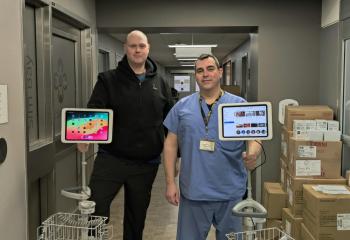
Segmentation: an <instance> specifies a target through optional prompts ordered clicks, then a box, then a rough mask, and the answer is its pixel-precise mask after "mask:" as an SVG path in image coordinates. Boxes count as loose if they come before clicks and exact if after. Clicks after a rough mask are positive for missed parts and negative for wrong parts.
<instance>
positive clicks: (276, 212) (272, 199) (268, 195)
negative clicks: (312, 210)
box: [263, 182, 287, 219]
mask: <svg viewBox="0 0 350 240" xmlns="http://www.w3.org/2000/svg"><path fill="white" fill-rule="evenodd" d="M286 201H287V194H286V192H284V191H283V190H282V187H281V184H280V183H272V182H265V183H264V198H263V206H264V207H265V208H266V210H267V218H268V219H281V218H282V208H285V207H286V204H287V202H286Z"/></svg>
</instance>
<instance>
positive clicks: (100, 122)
mask: <svg viewBox="0 0 350 240" xmlns="http://www.w3.org/2000/svg"><path fill="white" fill-rule="evenodd" d="M112 129H113V111H112V110H110V109H91V108H64V109H62V128H61V141H62V142H63V143H99V144H103V143H105V144H106V143H110V142H111V141H112ZM86 165H87V162H86V157H85V153H84V152H82V153H81V172H82V174H81V183H82V185H81V186H78V187H71V188H65V189H62V190H61V194H62V195H63V196H65V197H67V198H72V199H76V200H80V202H79V209H80V210H81V211H82V213H86V214H90V213H92V212H93V211H94V206H95V203H93V202H91V201H86V200H87V199H89V198H90V196H91V190H90V188H89V187H88V186H87V183H86ZM91 211H92V212H91Z"/></svg>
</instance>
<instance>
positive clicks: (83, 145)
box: [77, 143, 89, 153]
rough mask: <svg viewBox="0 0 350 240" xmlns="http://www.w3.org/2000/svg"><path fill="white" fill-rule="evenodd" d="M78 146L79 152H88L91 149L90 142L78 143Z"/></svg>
mask: <svg viewBox="0 0 350 240" xmlns="http://www.w3.org/2000/svg"><path fill="white" fill-rule="evenodd" d="M77 148H78V150H79V152H82V153H84V152H87V151H88V150H89V144H88V143H78V144H77Z"/></svg>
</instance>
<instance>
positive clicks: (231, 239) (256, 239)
mask: <svg viewBox="0 0 350 240" xmlns="http://www.w3.org/2000/svg"><path fill="white" fill-rule="evenodd" d="M226 237H227V239H228V240H294V238H292V237H290V236H288V235H287V234H286V233H284V232H282V231H281V230H280V229H278V228H266V229H261V230H255V231H246V232H238V233H229V234H226Z"/></svg>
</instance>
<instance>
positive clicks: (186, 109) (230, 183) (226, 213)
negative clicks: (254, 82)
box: [164, 54, 261, 240]
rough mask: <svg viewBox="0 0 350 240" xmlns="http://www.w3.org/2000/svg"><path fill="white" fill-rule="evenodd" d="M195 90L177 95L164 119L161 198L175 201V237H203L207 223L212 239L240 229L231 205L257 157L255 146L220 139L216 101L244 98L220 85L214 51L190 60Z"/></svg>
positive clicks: (241, 193) (241, 192)
mask: <svg viewBox="0 0 350 240" xmlns="http://www.w3.org/2000/svg"><path fill="white" fill-rule="evenodd" d="M195 76H196V81H197V84H198V85H199V89H200V92H199V93H194V94H192V95H190V96H188V97H185V98H183V99H181V100H180V101H179V102H178V103H177V104H176V105H175V106H174V107H173V108H172V110H171V111H170V112H169V114H168V116H167V117H166V119H165V121H164V125H165V126H166V127H167V129H168V131H169V132H168V135H167V138H166V140H165V144H164V167H165V173H166V198H167V200H168V201H169V202H170V203H171V204H173V205H176V206H177V205H180V207H179V217H178V228H177V239H178V240H189V239H191V240H197V239H198V240H205V239H206V237H207V235H208V232H209V230H210V227H211V225H214V227H215V229H216V239H218V240H224V239H227V238H226V237H225V234H227V233H229V232H238V231H241V230H242V219H241V218H239V217H235V216H233V215H232V211H231V209H232V207H233V206H234V205H235V204H236V203H238V202H239V201H241V200H242V197H243V196H244V194H245V191H246V182H247V171H246V167H247V168H248V169H253V168H254V167H255V164H256V159H257V157H258V156H259V155H260V151H261V147H260V144H259V143H257V142H255V141H248V142H247V144H248V151H247V152H245V142H243V141H220V140H219V138H218V105H219V104H221V103H239V102H245V100H244V99H243V98H241V97H238V96H235V95H233V94H230V93H227V92H224V91H222V90H221V88H220V78H221V77H222V68H221V67H220V65H219V62H218V60H217V58H216V57H215V56H213V55H209V54H203V55H201V56H200V57H199V58H198V59H197V61H196V63H195ZM178 148H179V149H180V151H181V167H180V190H181V193H180V192H179V189H178V187H177V185H176V182H175V163H176V159H177V150H178Z"/></svg>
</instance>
